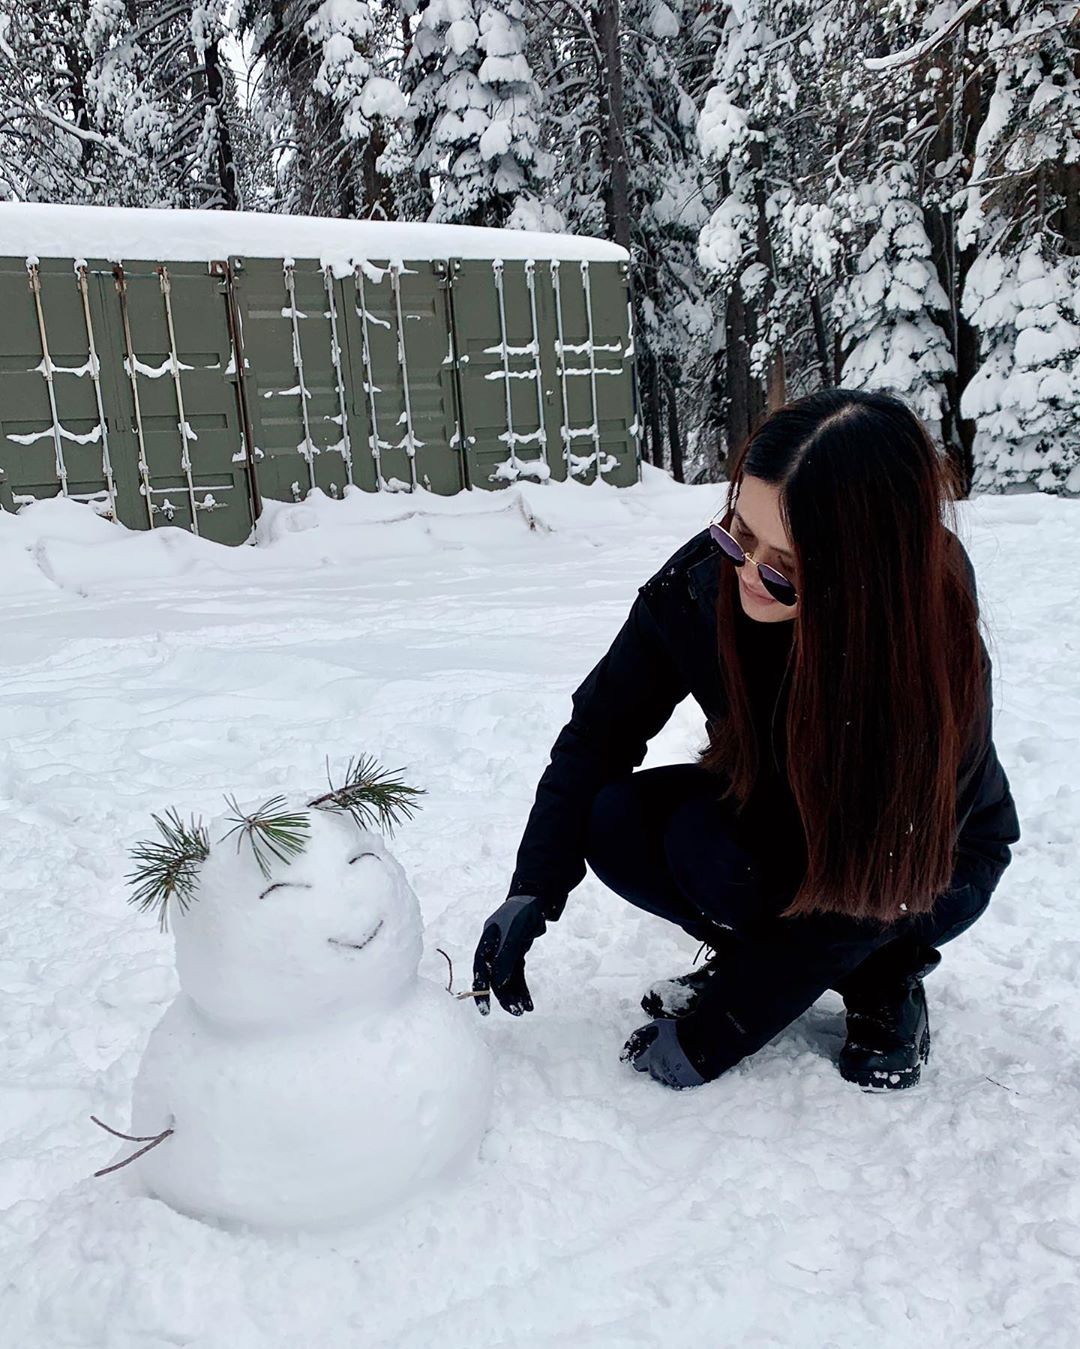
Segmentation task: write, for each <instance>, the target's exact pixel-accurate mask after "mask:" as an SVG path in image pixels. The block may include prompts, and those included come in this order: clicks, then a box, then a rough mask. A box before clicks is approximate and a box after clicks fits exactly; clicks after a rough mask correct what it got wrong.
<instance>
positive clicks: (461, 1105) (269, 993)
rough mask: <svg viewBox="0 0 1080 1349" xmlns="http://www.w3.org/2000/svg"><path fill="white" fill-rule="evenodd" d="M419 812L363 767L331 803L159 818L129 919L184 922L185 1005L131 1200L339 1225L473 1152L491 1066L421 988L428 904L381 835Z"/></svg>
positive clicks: (147, 1110) (136, 1101) (179, 936)
mask: <svg viewBox="0 0 1080 1349" xmlns="http://www.w3.org/2000/svg"><path fill="white" fill-rule="evenodd" d="M328 776H329V775H328ZM422 795H424V793H423V792H422V791H421V790H420V789H418V788H416V787H411V786H409V785H408V784H406V783H405V782H404V781H403V780H402V779H401V778H400V776H396V775H395V774H393V773H388V772H385V771H384V770H382V769H381V768H380V767H379V766H378V764H377V763H376V762H375V761H374V759H371V758H370V757H367V756H361V757H360V758H359V759H358V760H350V762H349V765H348V767H347V769H346V771H345V773H344V775H343V776H341V777H340V778H339V779H337V780H334V779H333V778H332V777H331V778H330V780H329V782H328V790H325V791H323V792H321V793H313V792H308V793H306V794H305V795H303V796H301V797H285V796H271V797H269V798H267V799H264V800H263V801H262V802H261V803H258V804H251V805H245V804H242V803H241V802H240V801H238V800H237V799H236V798H235V797H234V796H227V797H226V798H225V805H226V811H225V812H223V813H222V814H221V815H220V816H218V817H217V818H216V819H213V820H210V821H209V822H208V823H207V824H206V825H204V824H203V823H202V821H201V819H196V818H192V819H191V820H190V821H189V822H187V823H185V822H184V821H183V820H181V818H180V816H179V815H178V814H177V812H176V811H175V810H170V811H167V812H166V813H165V814H164V815H163V816H154V817H153V819H154V822H155V825H156V826H157V830H158V837H157V838H155V839H152V840H150V841H144V842H142V843H139V844H136V846H135V847H134V848H133V850H132V853H131V856H132V859H133V861H134V863H135V870H134V871H133V872H132V874H131V876H130V877H129V880H130V882H131V884H132V885H133V887H134V890H133V893H132V895H131V897H130V902H132V903H134V904H137V905H138V906H139V908H140V909H142V910H143V911H153V912H156V913H157V915H158V918H159V921H160V922H161V924H162V926H163V927H164V925H165V923H166V921H167V920H168V919H170V918H171V920H172V921H171V926H172V929H173V939H174V942H175V946H176V965H177V974H178V976H179V982H180V992H179V993H178V995H177V997H176V999H175V1000H174V1001H173V1003H172V1004H171V1005H170V1006H169V1007H168V1008H167V1009H166V1011H165V1013H164V1015H163V1017H162V1019H161V1021H160V1022H159V1023H158V1025H157V1026H156V1027H155V1029H154V1030H153V1032H152V1033H151V1036H150V1040H149V1043H148V1044H147V1047H146V1051H145V1054H144V1056H143V1060H142V1063H141V1065H140V1068H139V1071H138V1074H137V1076H136V1080H135V1084H134V1089H133V1104H132V1118H131V1132H130V1135H128V1137H129V1138H131V1139H134V1140H135V1141H153V1140H160V1142H161V1145H160V1146H152V1148H151V1149H144V1150H143V1151H142V1152H141V1153H139V1154H137V1156H138V1161H137V1162H136V1164H135V1165H134V1166H129V1167H127V1168H126V1169H124V1170H123V1171H121V1173H120V1174H121V1176H122V1178H123V1179H122V1180H121V1181H120V1182H119V1183H121V1184H124V1185H127V1186H130V1187H133V1188H134V1189H135V1191H136V1192H138V1193H142V1194H149V1195H152V1196H155V1197H157V1198H159V1199H161V1200H163V1201H164V1202H165V1203H167V1204H169V1205H170V1206H172V1207H173V1208H175V1209H178V1210H179V1211H180V1212H183V1213H187V1214H190V1215H192V1216H194V1217H198V1218H204V1219H209V1220H212V1221H219V1222H226V1223H242V1224H245V1225H252V1226H260V1227H275V1228H292V1227H330V1226H338V1225H341V1224H345V1223H350V1222H354V1221H357V1220H360V1219H363V1218H366V1217H368V1216H370V1215H371V1214H373V1213H376V1212H378V1211H380V1210H383V1209H386V1208H387V1207H389V1206H391V1205H392V1204H395V1203H398V1202H400V1201H402V1200H404V1199H408V1198H410V1197H411V1196H412V1195H413V1194H414V1193H415V1192H417V1191H418V1190H420V1189H422V1188H424V1187H425V1186H426V1185H428V1184H429V1183H430V1182H432V1181H434V1180H435V1179H437V1178H438V1177H440V1176H445V1175H446V1174H447V1173H448V1172H450V1171H452V1170H454V1171H456V1170H459V1169H460V1167H461V1165H462V1164H463V1163H464V1162H465V1161H467V1159H468V1158H469V1157H470V1156H475V1154H476V1150H477V1146H478V1144H479V1141H480V1138H481V1135H482V1134H483V1131H484V1128H485V1127H486V1123H487V1118H488V1113H489V1109H490V1104H491V1096H492V1069H491V1062H490V1057H489V1055H488V1052H487V1049H486V1047H485V1046H484V1044H483V1043H482V1042H481V1041H480V1039H479V1038H478V1036H477V1033H476V1031H475V1029H474V1027H473V1018H472V1017H471V1016H470V1015H469V1013H468V1011H467V1010H466V1008H464V1007H462V1005H461V1004H460V1003H459V1002H458V1001H457V1000H456V999H454V998H449V997H447V995H446V992H445V990H444V989H443V988H442V987H440V986H439V985H437V984H436V983H434V982H433V981H431V980H429V979H427V978H424V977H422V976H420V974H419V970H418V966H419V963H420V958H421V955H422V953H423V921H422V919H421V915H420V906H419V903H418V901H417V898H416V895H415V893H414V891H413V889H412V887H411V885H410V884H409V881H408V878H407V876H406V874H405V871H404V869H403V868H402V866H401V864H400V863H399V862H398V861H397V859H396V858H395V857H393V855H392V854H391V853H390V852H389V851H388V849H387V847H386V843H385V840H384V838H383V832H382V831H385V832H387V833H390V832H392V830H393V827H394V825H395V824H398V823H400V822H401V820H402V819H407V818H409V817H411V815H412V813H413V812H414V810H415V809H416V808H417V798H418V797H420V796H422ZM234 842H235V846H233V843H234ZM116 1169H118V1168H107V1170H108V1171H113V1170H116Z"/></svg>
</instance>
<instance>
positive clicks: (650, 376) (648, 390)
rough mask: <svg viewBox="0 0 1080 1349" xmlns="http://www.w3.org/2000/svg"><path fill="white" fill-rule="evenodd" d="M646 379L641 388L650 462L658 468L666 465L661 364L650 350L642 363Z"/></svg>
mask: <svg viewBox="0 0 1080 1349" xmlns="http://www.w3.org/2000/svg"><path fill="white" fill-rule="evenodd" d="M642 365H643V371H644V373H645V380H644V381H643V384H642V389H641V403H642V407H643V408H644V410H645V423H646V425H647V427H648V430H649V435H648V445H649V456H650V462H651V463H653V464H655V465H656V467H657V468H663V467H664V433H663V431H662V430H661V427H660V398H661V393H660V364H659V362H658V361H657V359H656V356H655V355H654V354H653V353H652V352H651V351H650V352H649V353H648V356H647V357H646V359H645V361H644V362H643V363H642Z"/></svg>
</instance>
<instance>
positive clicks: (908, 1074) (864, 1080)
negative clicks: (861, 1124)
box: [840, 1026, 930, 1092]
mask: <svg viewBox="0 0 1080 1349" xmlns="http://www.w3.org/2000/svg"><path fill="white" fill-rule="evenodd" d="M929 1058H930V1028H929V1026H928V1027H927V1028H926V1029H925V1030H924V1031H923V1034H922V1039H921V1040H920V1041H919V1059H920V1062H919V1063H916V1064H915V1065H914V1067H912V1068H899V1069H893V1070H892V1071H889V1070H888V1069H884V1068H845V1066H844V1065H843V1064H841V1065H840V1076H841V1077H842V1078H843V1079H844V1081H845V1082H854V1083H855V1085H856V1086H858V1087H862V1089H863V1091H870V1092H880V1091H903V1090H904V1088H905V1087H915V1086H918V1084H919V1079H920V1078H921V1076H922V1065H923V1064H924V1063H926V1062H927V1061H928V1060H929Z"/></svg>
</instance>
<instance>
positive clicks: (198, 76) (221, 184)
mask: <svg viewBox="0 0 1080 1349" xmlns="http://www.w3.org/2000/svg"><path fill="white" fill-rule="evenodd" d="M231 12H232V0H199V3H197V4H192V3H185V2H184V0H123V2H122V3H121V2H120V0H98V3H96V4H95V5H94V6H93V12H92V14H91V18H90V23H89V25H88V28H87V38H88V41H89V44H90V47H91V49H92V51H93V54H94V64H93V69H92V73H91V80H90V85H91V90H92V104H93V109H94V114H95V117H96V119H97V121H98V122H99V124H101V125H102V126H104V127H107V128H108V129H109V131H110V132H111V133H112V135H113V136H114V137H115V138H116V140H118V141H120V142H122V143H123V145H124V146H125V147H126V148H127V150H128V151H129V154H128V155H127V156H126V157H125V158H124V161H123V163H122V165H121V168H120V172H119V173H118V174H116V175H115V177H114V180H113V184H112V193H113V195H114V198H115V199H119V200H121V201H123V202H124V203H134V202H136V201H137V202H139V203H140V204H142V205H147V206H190V207H204V208H224V209H226V210H237V209H239V207H240V206H241V205H242V202H241V198H240V191H239V171H238V168H237V165H236V160H235V154H234V150H233V126H234V124H235V122H236V121H237V118H238V113H237V107H236V90H235V80H234V77H233V75H232V72H231V70H230V69H229V65H228V62H227V61H226V59H225V58H224V56H223V54H222V45H223V43H224V41H225V39H226V37H227V35H228V24H229V20H230V17H231Z"/></svg>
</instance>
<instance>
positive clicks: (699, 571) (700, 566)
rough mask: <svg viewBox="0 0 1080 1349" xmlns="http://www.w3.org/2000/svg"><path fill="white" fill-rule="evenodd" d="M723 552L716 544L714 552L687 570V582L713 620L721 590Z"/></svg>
mask: <svg viewBox="0 0 1080 1349" xmlns="http://www.w3.org/2000/svg"><path fill="white" fill-rule="evenodd" d="M721 559H722V554H721V552H720V549H719V548H717V547H716V546H715V545H713V546H712V552H710V553H709V554H708V556H706V557H703V558H702V559H701V561H700V562H695V563H694V565H693V566H692V567H688V568H687V571H686V583H687V586H688V587H689V590H690V594H691V595H692V596H693V597H694V600H695V601H696V602H697V604H698V606H699V608H700V609H701V612H702V613H703V614H704V615H705V617H706V618H707V619H708V620H709V622H710V623H711V622H713V621H714V620H715V615H716V597H717V594H718V592H719V590H720V562H721Z"/></svg>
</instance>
